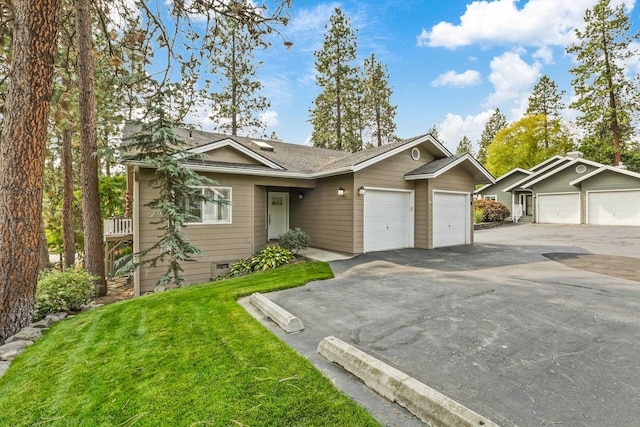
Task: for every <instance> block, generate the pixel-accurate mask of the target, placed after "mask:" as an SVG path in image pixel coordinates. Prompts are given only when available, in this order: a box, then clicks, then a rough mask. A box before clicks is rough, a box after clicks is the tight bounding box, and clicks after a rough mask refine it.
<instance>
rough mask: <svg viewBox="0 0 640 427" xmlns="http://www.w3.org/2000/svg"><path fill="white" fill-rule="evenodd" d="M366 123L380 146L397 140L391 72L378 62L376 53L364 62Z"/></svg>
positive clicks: (395, 106) (395, 107) (395, 108)
mask: <svg viewBox="0 0 640 427" xmlns="http://www.w3.org/2000/svg"><path fill="white" fill-rule="evenodd" d="M362 80H363V83H364V121H365V123H366V125H367V126H368V127H369V128H370V129H371V136H372V137H373V139H374V140H375V142H376V144H377V145H378V146H381V145H382V144H384V143H385V142H393V141H395V140H397V137H396V135H395V133H396V130H397V128H396V124H395V121H394V120H395V117H396V110H397V108H398V106H397V105H392V104H391V94H392V93H393V91H392V90H391V88H390V87H389V70H388V69H387V66H386V65H385V66H383V65H382V63H381V62H379V61H376V56H375V54H374V53H372V54H371V57H370V58H367V59H365V60H364V76H363V79H362Z"/></svg>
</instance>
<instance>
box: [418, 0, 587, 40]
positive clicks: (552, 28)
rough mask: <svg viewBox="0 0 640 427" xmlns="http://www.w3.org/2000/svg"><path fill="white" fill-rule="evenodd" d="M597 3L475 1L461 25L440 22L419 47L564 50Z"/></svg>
mask: <svg viewBox="0 0 640 427" xmlns="http://www.w3.org/2000/svg"><path fill="white" fill-rule="evenodd" d="M595 2H596V0H529V1H528V2H526V3H524V6H522V8H521V9H519V8H518V5H519V4H522V3H521V2H519V1H517V0H495V1H474V2H472V3H471V4H468V5H467V9H466V11H465V13H464V15H462V16H461V17H460V23H459V24H458V25H454V24H452V23H450V22H440V23H438V24H436V25H434V26H433V27H432V28H431V30H424V29H423V30H422V33H421V34H420V35H419V36H418V45H419V46H429V47H446V48H449V49H455V48H457V47H460V46H469V45H475V44H480V45H494V44H522V45H526V46H547V45H560V46H564V45H566V44H567V43H568V42H570V41H571V40H573V37H574V35H573V30H574V29H575V28H576V27H577V26H580V25H582V23H583V16H584V11H585V10H586V9H587V8H589V7H591V6H593V4H595Z"/></svg>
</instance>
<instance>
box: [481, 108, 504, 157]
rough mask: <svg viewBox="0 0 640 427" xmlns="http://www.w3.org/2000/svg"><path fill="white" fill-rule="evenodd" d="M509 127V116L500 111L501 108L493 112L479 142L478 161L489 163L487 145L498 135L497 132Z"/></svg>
mask: <svg viewBox="0 0 640 427" xmlns="http://www.w3.org/2000/svg"><path fill="white" fill-rule="evenodd" d="M506 127H507V117H506V116H505V115H504V114H502V113H501V112H500V109H499V108H496V110H495V111H494V112H493V114H492V115H491V117H489V120H488V121H487V123H486V124H485V125H484V130H483V131H482V135H480V141H479V142H478V161H479V162H480V163H482V164H483V165H486V164H487V156H488V153H487V147H488V146H489V144H491V143H492V142H493V140H494V138H495V137H496V134H497V133H498V132H499V131H500V130H501V129H504V128H506Z"/></svg>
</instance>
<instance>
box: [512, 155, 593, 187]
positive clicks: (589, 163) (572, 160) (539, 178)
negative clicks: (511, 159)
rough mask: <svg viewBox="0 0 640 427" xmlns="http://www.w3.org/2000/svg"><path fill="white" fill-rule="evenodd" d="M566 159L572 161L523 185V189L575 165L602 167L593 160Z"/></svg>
mask: <svg viewBox="0 0 640 427" xmlns="http://www.w3.org/2000/svg"><path fill="white" fill-rule="evenodd" d="M565 159H571V161H569V162H568V163H566V164H564V165H562V166H560V167H558V168H556V169H554V170H552V171H551V172H549V173H548V174H545V175H543V176H540V177H538V178H536V179H534V180H532V181H529V182H527V183H526V184H525V185H522V188H527V187H531V186H532V185H533V184H536V183H538V182H540V181H544V180H545V179H547V178H549V177H550V176H553V175H555V174H556V173H558V172H560V171H563V170H565V169H566V168H568V167H569V166H572V165H575V164H576V163H586V164H588V165H590V166H595V167H596V168H600V167H602V164H601V163H596V162H592V161H591V160H587V159H581V158H573V157H565Z"/></svg>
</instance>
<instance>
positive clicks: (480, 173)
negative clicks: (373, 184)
mask: <svg viewBox="0 0 640 427" xmlns="http://www.w3.org/2000/svg"><path fill="white" fill-rule="evenodd" d="M456 166H462V167H464V168H465V169H466V170H467V171H468V172H469V173H470V174H471V175H472V176H473V178H474V181H475V182H480V183H482V182H489V183H494V182H495V179H494V178H493V176H492V175H491V174H490V173H489V172H488V171H487V170H486V169H485V168H484V166H482V165H481V164H480V163H479V162H478V161H477V160H476V159H475V158H474V157H473V156H472V155H471V154H469V153H464V154H457V155H455V156H451V157H445V158H443V159H438V160H434V161H433V162H430V163H427V164H426V165H422V166H420V167H419V168H417V169H414V170H413V171H411V172H409V173H407V174H406V175H405V176H404V179H406V180H407V181H412V180H417V179H433V178H437V177H439V176H440V175H442V174H444V173H446V172H447V171H449V170H451V169H453V168H455V167H456Z"/></svg>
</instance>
